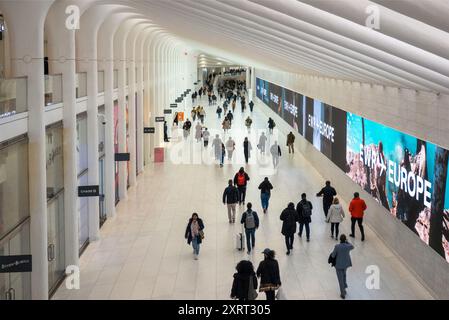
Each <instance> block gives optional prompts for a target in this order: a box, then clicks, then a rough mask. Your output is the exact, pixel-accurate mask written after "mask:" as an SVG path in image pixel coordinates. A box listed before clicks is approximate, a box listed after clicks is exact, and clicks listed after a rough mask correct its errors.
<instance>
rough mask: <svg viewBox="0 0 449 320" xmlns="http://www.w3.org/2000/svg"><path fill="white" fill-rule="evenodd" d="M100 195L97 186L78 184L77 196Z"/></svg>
mask: <svg viewBox="0 0 449 320" xmlns="http://www.w3.org/2000/svg"><path fill="white" fill-rule="evenodd" d="M98 196H100V187H99V186H79V187H78V197H98Z"/></svg>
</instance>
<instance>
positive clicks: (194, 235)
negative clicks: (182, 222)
mask: <svg viewBox="0 0 449 320" xmlns="http://www.w3.org/2000/svg"><path fill="white" fill-rule="evenodd" d="M203 230H204V223H203V220H201V219H200V218H199V217H198V214H197V213H196V212H194V213H193V214H192V218H190V220H189V222H188V224H187V228H186V232H185V235H184V237H185V238H186V239H187V244H188V245H190V244H192V247H193V255H194V258H195V260H198V255H199V254H200V245H201V243H202V242H203V239H204V232H203Z"/></svg>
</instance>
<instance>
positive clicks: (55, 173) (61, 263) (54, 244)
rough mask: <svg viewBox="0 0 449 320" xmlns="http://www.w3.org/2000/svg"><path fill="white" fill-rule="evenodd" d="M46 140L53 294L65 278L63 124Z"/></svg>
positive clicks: (53, 128)
mask: <svg viewBox="0 0 449 320" xmlns="http://www.w3.org/2000/svg"><path fill="white" fill-rule="evenodd" d="M46 138H47V147H46V152H47V237H48V247H47V259H48V287H49V289H50V294H51V293H53V292H54V290H55V289H56V288H57V286H58V284H59V282H60V281H61V280H62V279H63V278H64V270H65V219H64V166H63V164H64V160H63V128H62V123H58V124H55V125H51V126H48V127H47V128H46Z"/></svg>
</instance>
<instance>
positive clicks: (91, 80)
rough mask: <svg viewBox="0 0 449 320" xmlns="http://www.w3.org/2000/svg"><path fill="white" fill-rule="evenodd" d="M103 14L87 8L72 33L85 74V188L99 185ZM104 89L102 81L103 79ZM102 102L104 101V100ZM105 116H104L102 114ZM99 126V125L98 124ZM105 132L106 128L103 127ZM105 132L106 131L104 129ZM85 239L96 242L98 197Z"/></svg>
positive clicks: (91, 203) (91, 206) (92, 205)
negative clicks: (86, 183) (99, 103)
mask: <svg viewBox="0 0 449 320" xmlns="http://www.w3.org/2000/svg"><path fill="white" fill-rule="evenodd" d="M106 14H107V11H106V10H104V8H103V9H100V7H94V8H91V9H90V10H89V11H87V12H86V13H84V14H83V15H82V17H81V22H80V30H78V31H77V33H76V42H77V58H78V59H79V62H78V68H79V70H80V71H81V72H87V99H88V100H87V134H88V137H89V139H88V141H87V143H88V151H87V153H88V166H89V174H88V181H89V185H98V184H99V163H98V161H99V159H98V158H99V150H98V145H99V137H98V129H99V128H98V126H99V125H102V126H106V124H103V122H106V119H101V120H102V121H101V122H100V121H99V119H98V69H99V67H98V50H97V46H98V45H97V34H98V29H99V27H100V24H101V22H102V21H103V20H104V17H105V15H106ZM103 81H104V84H103V85H104V86H105V85H106V83H105V82H106V79H103ZM105 102H106V99H105ZM105 117H106V115H105ZM99 123H101V124H99ZM105 129H106V128H105ZM105 131H106V130H105ZM88 203H89V240H90V241H96V240H98V239H99V237H100V215H99V211H100V208H99V205H100V203H99V198H98V197H92V198H89V202H88Z"/></svg>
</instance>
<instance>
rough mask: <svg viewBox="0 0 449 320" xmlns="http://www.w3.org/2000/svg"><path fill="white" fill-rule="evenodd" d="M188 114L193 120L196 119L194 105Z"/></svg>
mask: <svg viewBox="0 0 449 320" xmlns="http://www.w3.org/2000/svg"><path fill="white" fill-rule="evenodd" d="M190 115H191V116H192V119H193V121H195V120H196V116H197V114H196V108H195V107H193V108H192V111H191V112H190Z"/></svg>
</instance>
